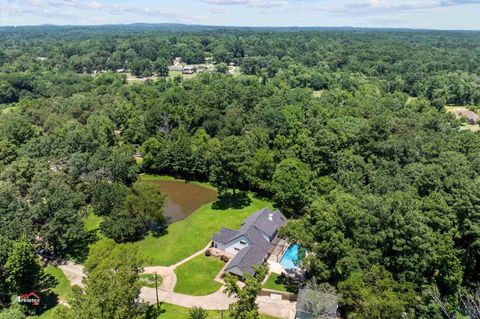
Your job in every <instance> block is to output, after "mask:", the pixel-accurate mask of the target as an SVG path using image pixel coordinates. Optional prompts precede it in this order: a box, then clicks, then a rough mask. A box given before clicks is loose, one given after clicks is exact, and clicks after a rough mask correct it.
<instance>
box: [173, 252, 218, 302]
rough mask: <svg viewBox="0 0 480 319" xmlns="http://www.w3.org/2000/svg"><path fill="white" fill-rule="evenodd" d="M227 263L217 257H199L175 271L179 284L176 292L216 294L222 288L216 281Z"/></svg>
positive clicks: (194, 294)
mask: <svg viewBox="0 0 480 319" xmlns="http://www.w3.org/2000/svg"><path fill="white" fill-rule="evenodd" d="M224 265H225V263H224V262H223V261H221V260H220V259H219V258H216V257H212V256H211V257H207V256H205V255H203V254H202V255H199V256H197V257H195V258H193V259H192V260H189V261H188V262H186V263H184V264H182V265H180V266H178V267H177V268H176V269H175V273H176V275H177V284H176V285H175V292H178V293H182V294H187V295H193V296H205V295H209V294H211V293H214V292H215V291H217V290H218V289H220V287H221V286H222V285H221V284H220V283H218V282H216V281H214V280H213V279H214V278H215V276H216V275H217V274H218V273H219V272H220V270H221V269H222V268H223V266H224Z"/></svg>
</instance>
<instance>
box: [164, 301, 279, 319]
mask: <svg viewBox="0 0 480 319" xmlns="http://www.w3.org/2000/svg"><path fill="white" fill-rule="evenodd" d="M160 309H161V312H162V313H161V314H160V315H159V316H158V317H157V319H189V318H190V316H189V311H190V309H189V308H184V307H180V306H176V305H172V304H167V303H163V304H162V305H161V307H160ZM207 313H208V317H207V318H208V319H222V318H223V319H229V318H230V316H229V315H228V311H225V312H224V316H223V317H222V314H221V312H220V311H218V310H207ZM260 319H275V318H274V317H269V316H263V315H260Z"/></svg>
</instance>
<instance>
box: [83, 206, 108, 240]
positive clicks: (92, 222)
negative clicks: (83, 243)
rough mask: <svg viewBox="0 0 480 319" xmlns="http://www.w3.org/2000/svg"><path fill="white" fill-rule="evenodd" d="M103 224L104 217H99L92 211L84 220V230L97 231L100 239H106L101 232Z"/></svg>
mask: <svg viewBox="0 0 480 319" xmlns="http://www.w3.org/2000/svg"><path fill="white" fill-rule="evenodd" d="M102 222H103V217H101V216H97V215H95V214H94V213H93V211H90V212H89V214H88V216H87V217H86V218H85V219H84V223H85V225H84V228H85V230H86V231H88V232H89V231H95V232H96V234H97V236H98V238H99V239H105V238H106V237H105V235H103V234H102V232H101V231H100V224H101V223H102Z"/></svg>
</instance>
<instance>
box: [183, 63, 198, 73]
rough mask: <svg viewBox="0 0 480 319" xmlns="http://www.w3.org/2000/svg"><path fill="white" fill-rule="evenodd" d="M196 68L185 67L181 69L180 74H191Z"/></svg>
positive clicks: (191, 66)
mask: <svg viewBox="0 0 480 319" xmlns="http://www.w3.org/2000/svg"><path fill="white" fill-rule="evenodd" d="M196 70H197V69H196V67H195V66H193V65H186V66H184V67H183V69H182V74H193V73H195V71H196Z"/></svg>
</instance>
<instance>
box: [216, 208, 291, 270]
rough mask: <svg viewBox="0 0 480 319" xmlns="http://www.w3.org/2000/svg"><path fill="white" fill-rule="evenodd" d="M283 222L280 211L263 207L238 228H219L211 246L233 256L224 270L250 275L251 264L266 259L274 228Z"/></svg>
mask: <svg viewBox="0 0 480 319" xmlns="http://www.w3.org/2000/svg"><path fill="white" fill-rule="evenodd" d="M286 222H287V218H286V217H285V216H284V215H283V214H282V213H281V212H280V211H278V210H275V211H272V210H271V209H269V208H264V209H262V210H260V211H258V212H255V213H254V214H252V215H250V216H249V217H248V218H247V219H245V221H244V222H243V224H242V225H241V227H240V230H234V229H230V228H222V229H221V230H220V231H219V232H218V233H216V234H215V235H214V236H213V238H212V247H215V248H218V249H221V250H223V251H225V252H227V253H229V254H231V255H234V257H233V258H232V260H230V262H229V263H228V265H227V266H226V268H225V273H231V274H235V275H237V276H240V277H244V274H246V273H249V274H252V275H253V274H254V273H255V271H254V269H253V267H254V266H255V265H259V264H262V263H263V262H264V261H265V260H266V258H267V257H268V255H269V253H270V251H271V248H272V242H273V240H274V239H275V237H276V236H277V232H278V229H279V228H280V227H281V226H282V225H283V224H285V223H286Z"/></svg>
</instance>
